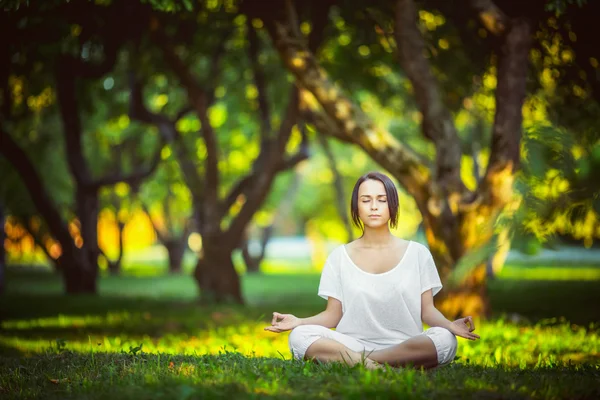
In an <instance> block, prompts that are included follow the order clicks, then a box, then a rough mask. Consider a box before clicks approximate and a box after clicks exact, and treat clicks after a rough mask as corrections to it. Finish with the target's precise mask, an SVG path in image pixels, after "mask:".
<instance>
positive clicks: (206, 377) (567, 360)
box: [0, 268, 600, 399]
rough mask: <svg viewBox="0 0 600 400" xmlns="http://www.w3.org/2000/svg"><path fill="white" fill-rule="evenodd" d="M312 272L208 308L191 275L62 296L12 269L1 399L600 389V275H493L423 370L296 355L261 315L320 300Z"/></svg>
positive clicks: (1, 345)
mask: <svg viewBox="0 0 600 400" xmlns="http://www.w3.org/2000/svg"><path fill="white" fill-rule="evenodd" d="M142 275H143V274H142ZM318 281H319V276H318V275H315V274H298V273H297V274H278V275H275V274H266V275H251V276H244V278H243V280H242V286H243V291H244V294H245V298H246V299H247V303H248V304H247V306H245V307H240V306H233V305H220V306H210V307H209V306H201V305H199V304H198V303H197V302H196V296H197V288H196V286H195V284H194V282H193V280H192V279H191V278H190V277H189V276H185V275H184V276H149V275H148V274H145V276H123V277H103V278H102V279H101V282H100V293H101V296H64V295H62V294H61V290H62V289H61V285H60V280H59V279H58V278H57V277H56V276H54V275H52V274H48V273H44V272H36V271H31V270H27V269H18V268H17V269H10V270H9V274H8V276H7V289H8V290H7V294H6V295H4V296H3V297H2V298H0V316H1V318H2V321H1V323H0V398H2V399H12V398H60V399H64V398H86V399H96V398H112V399H120V398H135V397H137V398H144V399H146V398H178V399H179V398H181V399H192V398H206V397H209V398H210V397H226V398H239V397H242V398H246V397H248V398H250V397H277V398H281V397H284V398H287V397H289V398H331V397H334V398H375V397H377V398H404V397H406V398H420V399H429V398H536V399H542V398H553V399H558V398H580V399H583V398H590V399H592V398H598V397H600V330H599V329H598V327H599V326H600V325H599V324H600V310H599V309H600V307H598V304H600V291H599V290H598V284H599V283H600V282H599V281H597V280H586V281H585V280H584V281H575V280H563V281H550V280H532V279H525V280H517V279H514V278H500V279H497V280H495V281H493V282H491V283H490V285H489V292H490V297H491V301H492V306H493V308H494V309H495V310H496V313H495V315H494V318H492V319H491V320H489V321H477V326H478V329H477V332H478V333H479V334H480V335H481V337H482V339H481V340H479V341H477V342H469V341H466V340H462V339H459V352H458V358H457V360H456V361H455V362H454V363H453V364H452V365H450V366H447V367H444V368H442V369H439V370H434V371H429V372H422V371H415V370H411V369H404V370H394V369H389V370H385V371H368V370H365V369H363V368H362V367H360V366H359V367H355V368H347V367H345V366H342V365H325V366H324V365H317V364H312V363H304V362H298V361H292V360H291V359H290V353H289V350H288V347H287V334H279V335H277V334H273V333H270V332H265V331H264V330H263V327H264V326H265V324H267V323H268V321H269V319H270V313H271V312H272V311H275V310H277V311H280V312H290V313H294V314H296V315H298V316H307V315H311V314H313V313H316V312H319V311H321V310H322V308H323V306H324V304H325V302H324V301H323V300H322V299H320V298H318V296H316V289H317V286H318ZM140 347H141V348H140Z"/></svg>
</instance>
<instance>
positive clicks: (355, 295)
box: [318, 241, 442, 350]
mask: <svg viewBox="0 0 600 400" xmlns="http://www.w3.org/2000/svg"><path fill="white" fill-rule="evenodd" d="M429 289H433V291H432V293H433V295H434V296H435V295H436V294H437V293H438V292H439V291H440V290H441V289H442V282H441V281H440V277H439V274H438V272H437V269H436V268H435V264H434V262H433V257H432V256H431V253H430V252H429V249H427V247H425V246H423V245H422V244H420V243H417V242H413V241H410V242H409V243H408V247H407V248H406V252H405V253H404V256H403V257H402V259H401V260H400V262H399V263H398V264H397V265H396V266H395V267H394V268H392V269H391V270H390V271H387V272H384V273H382V274H372V273H369V272H366V271H363V270H362V269H360V268H359V267H357V266H356V265H355V264H354V263H353V262H352V260H351V259H350V256H349V255H348V252H347V251H346V247H345V246H339V247H337V248H336V249H334V250H333V251H332V252H331V254H330V255H329V257H328V258H327V261H326V262H325V266H324V267H323V272H322V273H321V282H320V284H319V292H318V294H319V296H321V297H323V298H324V299H327V298H328V297H330V296H331V297H333V298H336V299H338V300H339V301H340V302H341V303H342V312H343V315H342V319H341V320H340V323H339V324H338V326H337V327H336V330H337V331H338V332H340V333H344V334H346V335H349V336H351V337H353V338H355V339H357V340H358V341H359V342H361V343H362V344H364V345H365V346H366V347H368V348H373V349H376V350H379V349H381V348H385V347H389V346H393V345H395V344H398V343H401V342H403V341H404V340H406V339H409V338H411V337H413V336H415V335H418V334H419V333H421V332H423V323H422V322H421V294H422V293H423V292H425V291H426V290H429Z"/></svg>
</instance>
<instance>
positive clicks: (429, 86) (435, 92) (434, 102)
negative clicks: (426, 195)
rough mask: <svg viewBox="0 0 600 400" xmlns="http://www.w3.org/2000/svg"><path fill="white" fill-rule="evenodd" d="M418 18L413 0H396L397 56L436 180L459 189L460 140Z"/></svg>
mask: <svg viewBox="0 0 600 400" xmlns="http://www.w3.org/2000/svg"><path fill="white" fill-rule="evenodd" d="M417 20H418V14H417V8H416V5H415V3H414V1H413V0H398V1H397V3H396V27H395V29H394V34H395V38H396V43H397V46H398V56H399V60H400V64H401V66H402V69H403V70H404V72H405V73H406V75H407V76H408V78H409V80H410V82H411V84H412V86H413V89H414V93H415V100H416V102H417V105H418V107H419V110H420V111H421V114H422V115H423V123H422V125H421V129H422V132H423V135H424V136H425V137H426V138H427V139H429V140H431V141H432V142H433V143H434V144H435V147H436V181H437V182H438V184H439V185H440V187H441V189H442V191H443V192H444V193H445V194H448V193H449V192H459V193H462V192H463V191H464V190H465V188H464V185H463V183H462V180H461V178H460V160H461V155H462V154H461V150H460V140H459V138H458V134H457V133H456V129H455V127H454V122H453V120H452V116H451V115H450V112H449V111H448V109H447V108H446V106H445V105H444V103H443V101H442V96H441V94H440V92H439V87H438V83H437V82H436V80H435V77H434V76H433V72H432V68H431V65H430V64H429V61H428V60H427V58H425V51H426V48H425V40H424V39H423V35H422V34H421V31H420V30H419V27H418V26H417Z"/></svg>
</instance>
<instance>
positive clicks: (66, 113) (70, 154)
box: [56, 58, 92, 185]
mask: <svg viewBox="0 0 600 400" xmlns="http://www.w3.org/2000/svg"><path fill="white" fill-rule="evenodd" d="M75 79H76V78H75V76H74V75H73V73H72V71H71V70H70V69H69V67H68V66H67V62H66V61H65V58H63V59H62V60H61V61H59V65H58V71H57V77H56V92H57V98H58V104H59V108H60V115H61V119H62V121H63V126H64V132H65V144H66V150H67V162H68V165H69V170H70V171H71V173H72V174H73V177H74V178H75V181H76V182H77V184H79V185H87V184H89V183H90V182H91V181H92V176H91V173H90V171H89V169H88V165H87V162H86V160H85V157H84V155H83V146H82V143H81V136H82V134H81V120H80V116H79V107H78V104H77V97H76V88H75Z"/></svg>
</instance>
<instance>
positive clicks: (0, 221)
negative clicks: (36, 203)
mask: <svg viewBox="0 0 600 400" xmlns="http://www.w3.org/2000/svg"><path fill="white" fill-rule="evenodd" d="M5 240H6V232H5V231H4V209H3V208H2V204H0V294H2V293H4V287H5V277H6V250H5V249H4V241H5Z"/></svg>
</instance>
